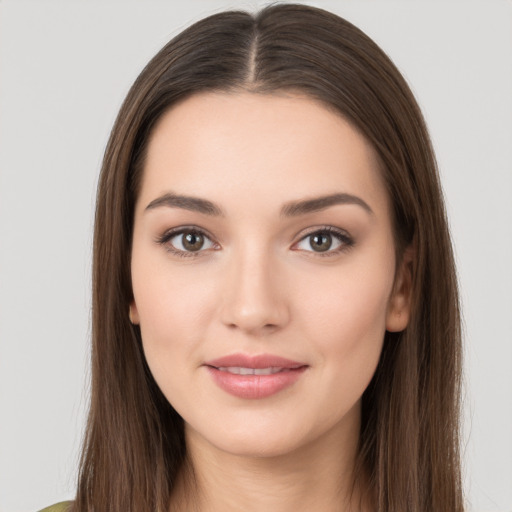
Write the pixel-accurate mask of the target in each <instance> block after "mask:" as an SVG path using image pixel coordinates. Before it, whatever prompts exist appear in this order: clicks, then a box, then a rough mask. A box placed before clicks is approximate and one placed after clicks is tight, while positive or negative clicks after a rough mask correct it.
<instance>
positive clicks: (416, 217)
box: [73, 4, 463, 512]
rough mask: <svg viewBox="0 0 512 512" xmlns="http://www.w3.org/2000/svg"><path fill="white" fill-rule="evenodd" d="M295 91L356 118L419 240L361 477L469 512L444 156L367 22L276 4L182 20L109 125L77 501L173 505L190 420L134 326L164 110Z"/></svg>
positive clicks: (87, 506) (379, 487) (406, 231)
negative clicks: (141, 225)
mask: <svg viewBox="0 0 512 512" xmlns="http://www.w3.org/2000/svg"><path fill="white" fill-rule="evenodd" d="M241 90H243V91H250V92H252V93H257V94H274V93H279V92H281V91H289V92H299V93H300V94H302V95H305V96H307V97H309V98H313V99H316V100H319V101H320V102H322V103H323V104H324V105H325V106H327V107H328V108H330V109H334V110H335V111H336V112H337V113H339V114H340V115H341V116H343V117H344V118H345V119H346V120H348V121H349V122H350V123H352V125H353V126H354V127H355V128H356V129H357V130H359V131H360V132H361V133H362V134H363V135H364V136H365V137H366V138H367V139H368V141H369V142H370V143H371V145H372V146H373V147H374V149H375V151H376V152H377V154H378V156H379V158H380V161H381V163H382V175H383V179H384V181H385V184H386V187H387V191H388V194H389V198H390V202H391V205H392V214H393V226H394V234H395V243H396V248H397V262H398V261H399V260H400V257H401V254H402V253H403V251H404V250H405V248H406V247H408V246H410V245H411V244H413V245H414V250H415V261H414V265H413V269H412V273H413V290H412V299H413V300H412V315H411V320H410V323H409V326H408V327H407V328H406V330H405V331H403V332H401V333H386V335H385V340H384V347H383V351H382V355H381V359H380V362H379V365H378V368H377V371H376V373H375V376H374V378H373V380H372V381H371V383H370V385H369V387H368V388H367V390H366V391H365V393H364V395H363V403H362V426H361V436H360V444H359V451H358V459H357V464H356V470H355V473H354V478H355V482H356V483H357V482H359V481H362V479H363V478H365V480H366V481H367V485H368V489H367V491H368V493H369V495H371V496H372V497H374V501H375V507H376V509H378V510H379V511H380V512H431V511H432V510H435V511H436V512H461V511H462V510H463V499H462V486H461V474H460V460H459V431H458V428H459V427H458V426H459V413H460V401H459V400H460V398H459V397H460V379H461V333H460V313H459V302H458V291H457V280H456V275H455V267H454V261H453V254H452V247H451V242H450V237H449V231H448V227H447V220H446V213H445V209H444V203H443V198H442V191H441V186H440V182H439V176H438V172H437V166H436V162H435V157H434V153H433V149H432V146H431V142H430V139H429V136H428V132H427V129H426V126H425V122H424V120H423V117H422V114H421V112H420V109H419V107H418V105H417V103H416V101H415V99H414V97H413V95H412V93H411V91H410V89H409V87H408V85H407V84H406V82H405V80H404V79H403V77H402V76H401V74H400V73H399V71H398V70H397V69H396V67H395V66H394V65H393V64H392V62H391V61H390V60H389V58H388V57H387V56H386V55H385V54H384V52H383V51H382V50H381V49H380V48H379V47H378V46H377V45H376V44H375V43H374V42H373V41H372V40H371V39H369V38H368V37H367V36H366V35H365V34H364V33H363V32H362V31H360V30H359V29H358V28H356V27H354V26H353V25H352V24H350V23H349V22H347V21H345V20H343V19H342V18H340V17H338V16H336V15H334V14H331V13H329V12H327V11H324V10H321V9H318V8H313V7H308V6H304V5H293V4H282V5H271V6H269V7H267V8H265V9H263V10H262V11H260V12H259V13H257V14H256V15H254V16H252V15H250V14H248V13H245V12H238V11H231V12H224V13H220V14H216V15H213V16H210V17H208V18H206V19H203V20H201V21H199V22H197V23H195V24H194V25H192V26H191V27H189V28H188V29H186V30H184V31H183V32H182V33H180V34H179V35H178V36H176V37H175V38H174V39H173V40H172V41H170V42H169V43H168V44H167V45H166V46H165V47H164V48H162V50H161V51H160V52H159V53H158V54H157V55H156V56H155V57H154V58H153V59H152V60H151V61H150V62H149V64H148V65H147V66H146V67H145V68H144V70H143V71H142V73H141V74H140V75H139V77H138V78H137V80H136V81H135V83H134V85H133V86H132V88H131V89H130V91H129V93H128V95H127V97H126V99H125V101H124V103H123V105H122V107H121V110H120V112H119V115H118V117H117V120H116V122H115V125H114V127H113V130H112V133H111V136H110V139H109V142H108V145H107V148H106V151H105V156H104V160H103V166H102V170H101V175H100V180H99V186H98V195H97V207H96V219H95V231H94V255H93V307H92V311H93V312H92V389H91V406H90V412H89V418H88V423H87V428H86V434H85V439H84V445H83V452H82V458H81V464H80V474H79V482H78V490H77V497H76V501H75V503H74V505H73V510H74V511H76V512H86V511H87V512H92V511H93V510H96V511H97V510H105V511H107V510H112V511H118V510H122V511H124V512H150V511H151V512H155V511H157V512H163V511H164V510H168V507H169V504H170V500H171V495H172V491H173V488H174V485H175V483H176V481H177V478H178V475H179V474H180V471H182V470H183V468H184V461H185V458H186V448H185V440H184V427H183V420H182V418H181V417H180V416H179V415H178V414H177V412H176V411H175V410H174V409H173V407H172V406H171V405H170V404H169V403H168V402H167V400H166V399H165V397H164V396H163V394H162V392H161V391H160V389H159V388H158V386H157V385H156V383H155V381H154V379H153V377H152V375H151V372H150V371H149V368H148V366H147V363H146V361H145V358H144V354H143V350H142V342H141V337H140V330H139V328H138V327H136V326H133V325H131V324H130V322H129V319H128V308H129V304H130V302H131V300H132V299H133V295H132V288H131V276H130V253H131V240H132V231H133V217H134V209H135V202H136V200H137V196H138V193H139V190H140V186H141V179H142V173H143V168H144V160H145V156H146V151H147V147H148V141H149V138H150V136H151V134H152V132H153V130H154V128H155V126H156V123H158V121H159V119H160V118H161V117H162V115H163V114H164V113H165V112H166V111H168V109H170V108H172V106H174V105H176V104H177V103H178V102H180V101H183V100H185V99H186V98H188V97H190V96H191V95H193V94H196V93H199V92H202V91H223V92H236V91H241Z"/></svg>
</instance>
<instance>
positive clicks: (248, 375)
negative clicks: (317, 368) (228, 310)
mask: <svg viewBox="0 0 512 512" xmlns="http://www.w3.org/2000/svg"><path fill="white" fill-rule="evenodd" d="M203 366H204V367H206V369H207V370H208V372H209V374H210V376H211V377H212V379H213V381H214V383H215V384H216V385H217V386H218V387H220V388H221V389H222V390H223V391H225V392H227V393H229V394H230V395H233V396H236V397H238V398H244V399H262V398H267V397H269V396H272V395H275V394H276V393H279V392H280V391H282V390H284V389H286V388H288V387H290V386H292V385H293V384H295V383H296V382H297V381H298V380H299V379H300V377H301V376H302V375H303V373H304V371H305V370H306V369H307V368H308V367H309V365H307V364H305V363H301V362H297V361H291V360H289V359H285V358H282V357H279V356H274V355H269V354H263V355H258V356H250V355H246V354H233V355H229V356H225V357H222V358H220V359H215V360H211V361H207V362H206V363H204V365H203Z"/></svg>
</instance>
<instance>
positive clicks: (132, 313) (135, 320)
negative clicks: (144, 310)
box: [128, 300, 140, 325]
mask: <svg viewBox="0 0 512 512" xmlns="http://www.w3.org/2000/svg"><path fill="white" fill-rule="evenodd" d="M128 318H129V319H130V322H131V323H132V324H133V325H139V323H140V320H139V311H138V310H137V306H136V304H135V301H134V300H132V301H131V302H130V308H129V310H128Z"/></svg>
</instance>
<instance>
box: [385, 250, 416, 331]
mask: <svg viewBox="0 0 512 512" xmlns="http://www.w3.org/2000/svg"><path fill="white" fill-rule="evenodd" d="M414 259H415V251H414V248H413V247H412V246H409V247H407V249H406V250H405V251H404V254H403V257H402V261H401V262H400V266H399V268H398V270H397V274H396V276H395V284H394V285H393V291H392V293H391V296H390V298H389V303H388V310H387V314H386V330H387V331H389V332H400V331H403V330H404V329H405V328H406V327H407V324H408V323H409V318H410V315H411V295H412V276H413V266H414Z"/></svg>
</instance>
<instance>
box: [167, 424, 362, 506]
mask: <svg viewBox="0 0 512 512" xmlns="http://www.w3.org/2000/svg"><path fill="white" fill-rule="evenodd" d="M185 432H186V440H187V452H188V459H187V464H186V468H185V470H184V471H183V472H182V474H181V481H180V482H179V483H178V485H177V487H176V488H175V491H174V493H173V506H172V509H171V510H172V512H177V511H183V510H187V511H192V510H193V511H194V512H196V511H197V512H204V511H208V512H217V511H219V512H220V511H222V512H234V511H237V512H238V511H240V510H244V511H247V512H262V511H264V512H267V511H269V510H272V511H273V512H291V511H293V512H302V511H308V512H309V511H311V510H315V511H318V512H334V511H336V512H356V511H357V512H363V511H365V512H366V511H369V510H370V507H368V505H367V504H365V503H364V502H365V500H364V488H363V487H364V486H363V485H362V483H361V482H355V483H354V481H353V475H354V464H355V458H356V450H357V440H358V436H359V422H355V423H354V422H352V424H351V427H350V428H349V429H346V428H345V429H339V428H337V429H333V430H331V431H329V432H327V433H325V435H324V436H323V437H322V438H321V439H315V441H314V442H312V443H309V444H307V445H305V446H301V447H300V448H298V449H296V450H295V451H293V452H291V453H286V454H280V455H275V456H270V457H269V456H265V457H258V456H252V457H247V456H240V455H236V454H233V453H228V452H226V451H223V450H219V449H216V448H215V447H214V446H212V445H211V444H210V443H209V442H208V441H207V440H206V439H204V438H203V437H202V436H200V435H199V434H198V433H197V432H195V431H193V430H192V429H191V428H186V430H185Z"/></svg>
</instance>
